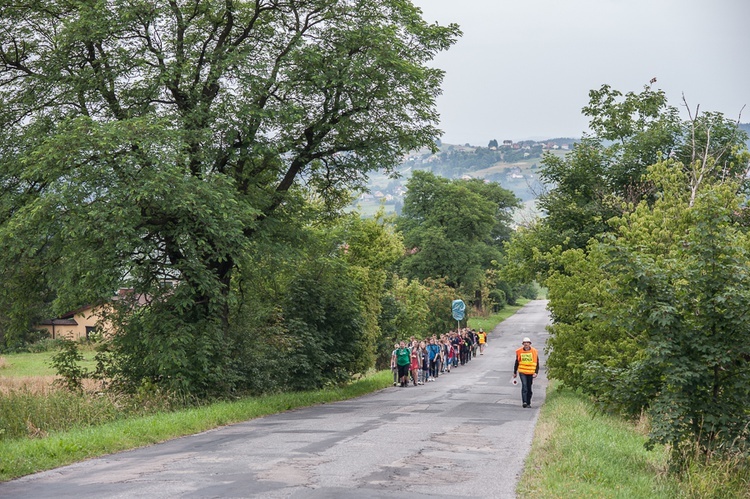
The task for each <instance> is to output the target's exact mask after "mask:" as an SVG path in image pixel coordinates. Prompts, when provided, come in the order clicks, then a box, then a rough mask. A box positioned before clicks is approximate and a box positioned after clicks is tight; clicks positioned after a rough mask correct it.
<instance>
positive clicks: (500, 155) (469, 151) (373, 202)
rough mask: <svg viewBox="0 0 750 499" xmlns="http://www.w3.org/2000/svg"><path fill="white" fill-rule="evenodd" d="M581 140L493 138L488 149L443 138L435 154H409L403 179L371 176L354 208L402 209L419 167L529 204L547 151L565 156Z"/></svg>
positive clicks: (402, 167)
mask: <svg viewBox="0 0 750 499" xmlns="http://www.w3.org/2000/svg"><path fill="white" fill-rule="evenodd" d="M576 142H578V139H574V138H562V137H559V138H554V139H548V140H523V141H520V142H513V141H511V140H505V141H503V142H498V141H494V140H493V141H490V144H488V147H480V146H474V145H471V144H464V145H458V144H446V143H440V142H439V143H438V144H437V145H438V148H439V150H438V152H436V153H434V154H433V153H432V152H431V151H430V150H428V149H423V150H420V151H413V152H411V153H409V154H408V155H407V156H406V157H404V160H403V163H402V164H401V165H400V166H399V167H398V168H397V171H396V173H397V175H398V178H391V177H388V176H387V175H385V174H383V173H382V172H378V173H375V174H372V175H371V176H370V181H369V183H368V189H369V192H367V193H363V194H361V195H360V196H359V198H358V199H356V200H355V201H354V205H353V207H352V208H358V209H359V210H360V212H361V213H362V215H363V216H371V215H373V214H374V213H375V212H377V210H378V208H379V207H380V206H381V205H382V206H384V208H385V210H386V212H394V211H395V212H396V213H400V212H401V207H402V206H403V197H404V194H405V193H406V182H407V181H408V179H409V177H411V174H412V172H413V171H414V170H427V171H431V172H432V173H434V174H436V175H440V176H442V177H446V178H451V179H455V178H481V179H484V180H487V181H490V182H497V183H498V184H500V185H501V186H502V187H504V188H506V189H508V190H510V191H512V192H513V193H514V194H515V195H516V196H517V197H518V198H519V199H520V200H521V201H523V202H524V203H527V202H529V203H530V202H532V201H533V200H535V199H536V198H537V197H539V195H540V194H541V192H542V191H543V189H544V187H543V186H542V184H541V181H540V180H539V173H538V168H539V167H540V165H541V159H542V155H543V154H544V153H550V154H555V155H560V156H562V155H564V154H565V153H567V152H568V151H569V150H570V149H572V148H573V144H575V143H576ZM496 143H497V146H495V144H496Z"/></svg>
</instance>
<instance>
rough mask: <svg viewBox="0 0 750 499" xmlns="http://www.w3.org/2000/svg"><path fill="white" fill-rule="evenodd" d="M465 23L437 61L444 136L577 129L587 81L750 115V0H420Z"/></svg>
mask: <svg viewBox="0 0 750 499" xmlns="http://www.w3.org/2000/svg"><path fill="white" fill-rule="evenodd" d="M412 1H413V3H414V4H415V5H417V6H418V7H420V8H421V9H422V11H423V13H424V16H423V17H424V18H425V20H427V21H428V22H430V23H432V22H436V21H437V22H438V23H439V24H442V25H445V24H448V23H451V22H455V23H457V24H459V25H460V27H461V30H462V31H463V33H464V35H463V37H461V39H459V41H458V42H457V43H456V44H455V45H454V46H453V47H451V49H450V50H448V51H447V52H445V53H442V54H440V55H439V56H438V57H437V58H436V60H435V62H434V65H435V66H437V67H439V68H441V69H443V70H445V71H446V75H445V80H444V82H443V95H442V96H440V98H439V99H438V110H439V112H440V114H441V128H442V129H443V131H444V132H445V134H444V135H443V142H446V143H450V144H464V143H467V142H468V143H471V144H472V145H481V146H486V145H487V142H489V141H490V140H491V139H497V140H499V141H502V140H506V139H511V140H514V141H517V140H523V139H529V138H553V137H580V136H581V134H582V132H584V131H585V130H586V129H587V123H588V121H587V119H586V117H584V116H582V115H581V108H582V107H583V106H584V105H586V104H587V103H588V91H589V90H590V89H593V88H599V87H600V86H601V85H602V84H604V83H607V84H609V85H611V86H612V87H613V88H615V89H617V90H620V91H622V92H623V93H625V92H628V91H634V92H640V91H641V90H642V89H643V87H644V85H647V84H648V83H649V80H651V79H652V78H656V79H657V82H656V83H655V84H654V85H653V86H654V87H655V88H660V89H662V90H664V91H665V92H666V94H667V98H668V100H669V103H670V104H672V105H674V106H677V107H680V108H681V109H684V106H683V103H682V95H683V93H684V95H685V98H686V99H687V102H688V104H690V107H691V108H692V109H695V107H696V106H697V105H698V104H700V109H701V110H706V111H720V112H722V113H724V114H725V115H726V116H727V117H731V118H732V119H736V118H737V117H738V116H739V113H740V110H741V109H742V106H743V105H747V107H746V108H745V110H744V111H743V112H742V122H743V123H747V122H750V0H463V1H457V0H412Z"/></svg>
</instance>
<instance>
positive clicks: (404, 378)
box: [396, 340, 411, 387]
mask: <svg viewBox="0 0 750 499" xmlns="http://www.w3.org/2000/svg"><path fill="white" fill-rule="evenodd" d="M396 365H397V366H398V379H399V382H400V383H401V387H405V386H409V385H408V381H409V367H410V366H411V350H409V349H408V348H406V342H405V341H403V340H402V341H401V342H400V343H399V348H398V350H396Z"/></svg>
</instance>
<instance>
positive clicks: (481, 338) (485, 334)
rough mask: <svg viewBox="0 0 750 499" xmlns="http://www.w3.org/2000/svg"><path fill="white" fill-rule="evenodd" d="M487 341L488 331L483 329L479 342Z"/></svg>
mask: <svg viewBox="0 0 750 499" xmlns="http://www.w3.org/2000/svg"><path fill="white" fill-rule="evenodd" d="M486 342H487V333H485V332H484V331H482V332H481V333H479V344H480V345H484V344H485V343H486Z"/></svg>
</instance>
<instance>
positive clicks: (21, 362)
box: [0, 349, 96, 379]
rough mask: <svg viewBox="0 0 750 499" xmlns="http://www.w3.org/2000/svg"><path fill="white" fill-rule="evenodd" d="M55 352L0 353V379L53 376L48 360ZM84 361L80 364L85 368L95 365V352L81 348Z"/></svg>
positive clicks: (91, 367) (53, 371)
mask: <svg viewBox="0 0 750 499" xmlns="http://www.w3.org/2000/svg"><path fill="white" fill-rule="evenodd" d="M55 353H57V352H42V353H14V354H3V355H0V359H1V360H0V379H2V378H3V377H8V378H19V377H27V376H54V375H55V370H54V369H52V366H51V364H50V361H51V359H52V356H53V355H54V354H55ZM81 353H82V354H83V357H84V362H82V363H81V366H83V367H85V368H87V369H93V368H94V367H96V362H94V354H95V352H94V351H92V350H85V349H82V350H81Z"/></svg>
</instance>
